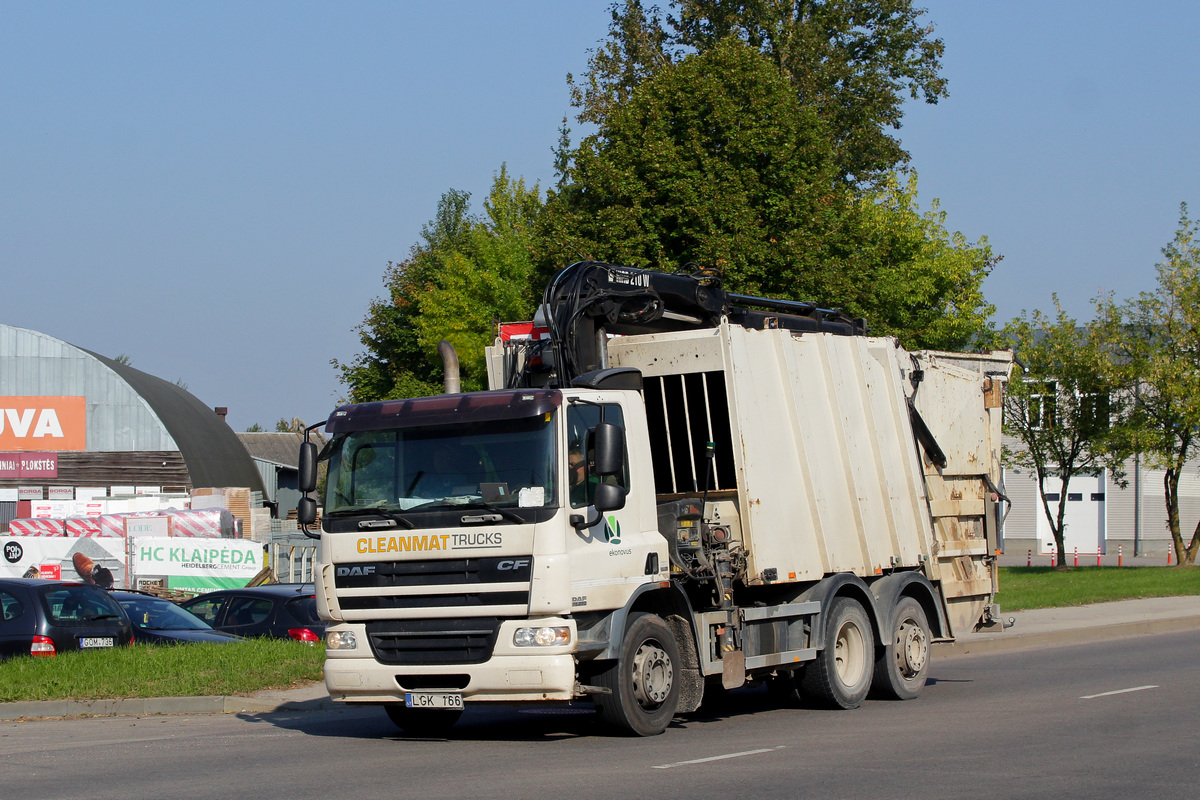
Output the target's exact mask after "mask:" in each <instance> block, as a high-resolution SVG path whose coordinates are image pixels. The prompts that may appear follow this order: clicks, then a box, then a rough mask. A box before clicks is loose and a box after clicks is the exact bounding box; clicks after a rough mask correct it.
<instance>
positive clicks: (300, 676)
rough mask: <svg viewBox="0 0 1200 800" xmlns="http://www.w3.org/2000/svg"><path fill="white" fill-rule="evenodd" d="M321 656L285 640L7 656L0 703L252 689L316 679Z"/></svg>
mask: <svg viewBox="0 0 1200 800" xmlns="http://www.w3.org/2000/svg"><path fill="white" fill-rule="evenodd" d="M324 660H325V648H324V647H323V646H316V647H314V646H311V645H307V644H301V643H300V642H293V641H291V640H282V639H247V640H245V641H242V642H235V643H233V644H188V645H178V646H170V645H167V646H163V645H148V644H135V645H133V646H132V647H116V648H113V649H111V650H103V651H89V652H78V651H77V652H72V653H62V654H60V655H58V656H55V657H54V658H29V657H19V658H10V659H8V660H7V661H0V703H7V702H13V701H17V700H65V699H85V698H86V699H100V698H112V697H117V698H124V697H189V696H194V695H234V694H251V693H253V692H256V691H259V690H260V689H271V688H286V687H290V686H301V685H304V684H306V683H311V682H312V681H318V680H321V665H322V664H323V663H324Z"/></svg>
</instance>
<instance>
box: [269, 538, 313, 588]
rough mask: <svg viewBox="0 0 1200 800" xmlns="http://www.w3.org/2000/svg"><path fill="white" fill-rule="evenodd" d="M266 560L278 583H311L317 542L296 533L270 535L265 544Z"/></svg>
mask: <svg viewBox="0 0 1200 800" xmlns="http://www.w3.org/2000/svg"><path fill="white" fill-rule="evenodd" d="M267 559H268V561H267V563H268V564H269V565H270V567H271V569H272V571H274V573H275V578H276V580H278V581H279V582H280V583H312V582H313V576H314V574H315V566H314V565H315V564H316V560H317V542H316V540H314V539H309V538H308V537H307V536H305V535H304V534H303V533H299V532H296V531H281V532H279V533H272V534H271V540H270V541H269V542H268V543H267Z"/></svg>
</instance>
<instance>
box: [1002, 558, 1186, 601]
mask: <svg viewBox="0 0 1200 800" xmlns="http://www.w3.org/2000/svg"><path fill="white" fill-rule="evenodd" d="M1182 595H1200V567H1073V568H1069V569H1055V568H1053V567H1001V568H1000V588H999V591H997V593H996V602H998V603H999V604H1000V608H1001V609H1003V610H1004V611H1020V610H1022V609H1031V608H1056V607H1060V606H1082V605H1088V604H1090V603H1106V602H1109V601H1112V600H1135V599H1138V598H1143V597H1177V596H1182ZM1197 602H1198V603H1200V599H1197Z"/></svg>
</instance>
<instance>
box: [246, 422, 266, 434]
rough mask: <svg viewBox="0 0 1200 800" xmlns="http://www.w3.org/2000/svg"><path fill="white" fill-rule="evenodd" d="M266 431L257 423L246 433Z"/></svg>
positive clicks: (247, 429)
mask: <svg viewBox="0 0 1200 800" xmlns="http://www.w3.org/2000/svg"><path fill="white" fill-rule="evenodd" d="M266 430H267V429H266V428H264V427H263V426H262V425H259V424H258V423H257V422H256V423H254V424H253V425H251V426H250V427H249V428H246V433H264V432H265V431H266Z"/></svg>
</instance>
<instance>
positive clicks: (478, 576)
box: [333, 556, 533, 589]
mask: <svg viewBox="0 0 1200 800" xmlns="http://www.w3.org/2000/svg"><path fill="white" fill-rule="evenodd" d="M532 572H533V558H532V557H531V556H518V557H514V556H505V557H501V558H496V557H491V558H446V559H426V560H422V561H380V562H375V563H368V564H339V565H338V566H337V567H336V568H335V570H334V579H333V581H334V586H336V587H337V588H338V589H367V588H377V589H386V588H388V587H390V586H451V585H456V584H473V583H527V582H528V581H529V576H530V575H531V574H532Z"/></svg>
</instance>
